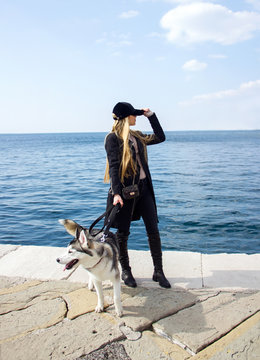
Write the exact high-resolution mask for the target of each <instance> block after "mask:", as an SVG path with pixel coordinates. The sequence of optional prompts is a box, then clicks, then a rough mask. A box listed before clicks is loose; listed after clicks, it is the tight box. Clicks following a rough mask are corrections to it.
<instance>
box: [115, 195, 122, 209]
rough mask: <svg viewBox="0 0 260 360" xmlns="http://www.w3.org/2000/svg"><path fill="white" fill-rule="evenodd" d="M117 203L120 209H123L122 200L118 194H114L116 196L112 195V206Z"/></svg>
mask: <svg viewBox="0 0 260 360" xmlns="http://www.w3.org/2000/svg"><path fill="white" fill-rule="evenodd" d="M118 203H119V204H120V205H121V207H123V205H124V202H123V199H122V198H121V196H120V195H119V194H116V195H114V201H113V205H116V204H118Z"/></svg>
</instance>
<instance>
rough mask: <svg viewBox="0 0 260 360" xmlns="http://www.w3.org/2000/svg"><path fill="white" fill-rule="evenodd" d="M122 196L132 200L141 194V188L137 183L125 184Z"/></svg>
mask: <svg viewBox="0 0 260 360" xmlns="http://www.w3.org/2000/svg"><path fill="white" fill-rule="evenodd" d="M122 196H123V198H124V199H125V200H131V199H134V198H136V197H137V196H139V188H138V185H137V184H132V185H129V186H125V187H123V189H122Z"/></svg>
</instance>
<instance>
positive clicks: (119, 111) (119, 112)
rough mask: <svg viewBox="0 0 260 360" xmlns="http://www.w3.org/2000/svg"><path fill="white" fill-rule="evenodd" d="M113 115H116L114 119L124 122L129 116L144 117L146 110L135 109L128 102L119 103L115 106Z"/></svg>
mask: <svg viewBox="0 0 260 360" xmlns="http://www.w3.org/2000/svg"><path fill="white" fill-rule="evenodd" d="M113 114H114V115H115V116H113V117H114V119H116V120H122V119H124V118H126V117H127V116H129V115H135V116H139V115H143V114H144V110H138V109H135V108H134V107H133V106H132V105H131V104H129V103H127V102H119V103H117V104H116V105H115V106H114V109H113Z"/></svg>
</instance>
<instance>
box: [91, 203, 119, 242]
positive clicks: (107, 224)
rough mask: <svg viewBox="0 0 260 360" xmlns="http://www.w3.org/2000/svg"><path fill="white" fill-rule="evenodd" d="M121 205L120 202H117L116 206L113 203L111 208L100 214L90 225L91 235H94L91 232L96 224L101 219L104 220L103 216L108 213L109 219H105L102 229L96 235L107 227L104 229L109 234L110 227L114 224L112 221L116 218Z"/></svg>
mask: <svg viewBox="0 0 260 360" xmlns="http://www.w3.org/2000/svg"><path fill="white" fill-rule="evenodd" d="M119 207H120V204H116V205H115V206H114V205H113V204H111V205H110V206H109V208H108V209H107V210H106V211H105V212H104V213H103V214H102V215H100V216H99V217H98V218H97V219H96V220H95V221H94V222H93V223H92V224H91V225H90V227H89V233H90V235H92V233H91V232H92V230H93V228H94V226H95V225H96V224H97V223H98V222H99V221H100V220H102V219H103V217H105V216H106V215H108V214H109V216H108V218H107V220H106V221H105V223H104V225H103V227H102V229H101V230H100V231H99V232H98V233H96V234H95V235H97V234H99V233H100V232H101V231H103V230H104V228H106V229H105V231H104V234H105V235H107V234H108V232H109V229H110V227H111V225H112V223H113V220H114V218H115V216H116V214H117V212H118V211H119Z"/></svg>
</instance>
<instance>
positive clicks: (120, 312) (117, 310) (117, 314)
mask: <svg viewBox="0 0 260 360" xmlns="http://www.w3.org/2000/svg"><path fill="white" fill-rule="evenodd" d="M122 315H123V309H122V308H121V309H116V316H118V317H121V316H122Z"/></svg>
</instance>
